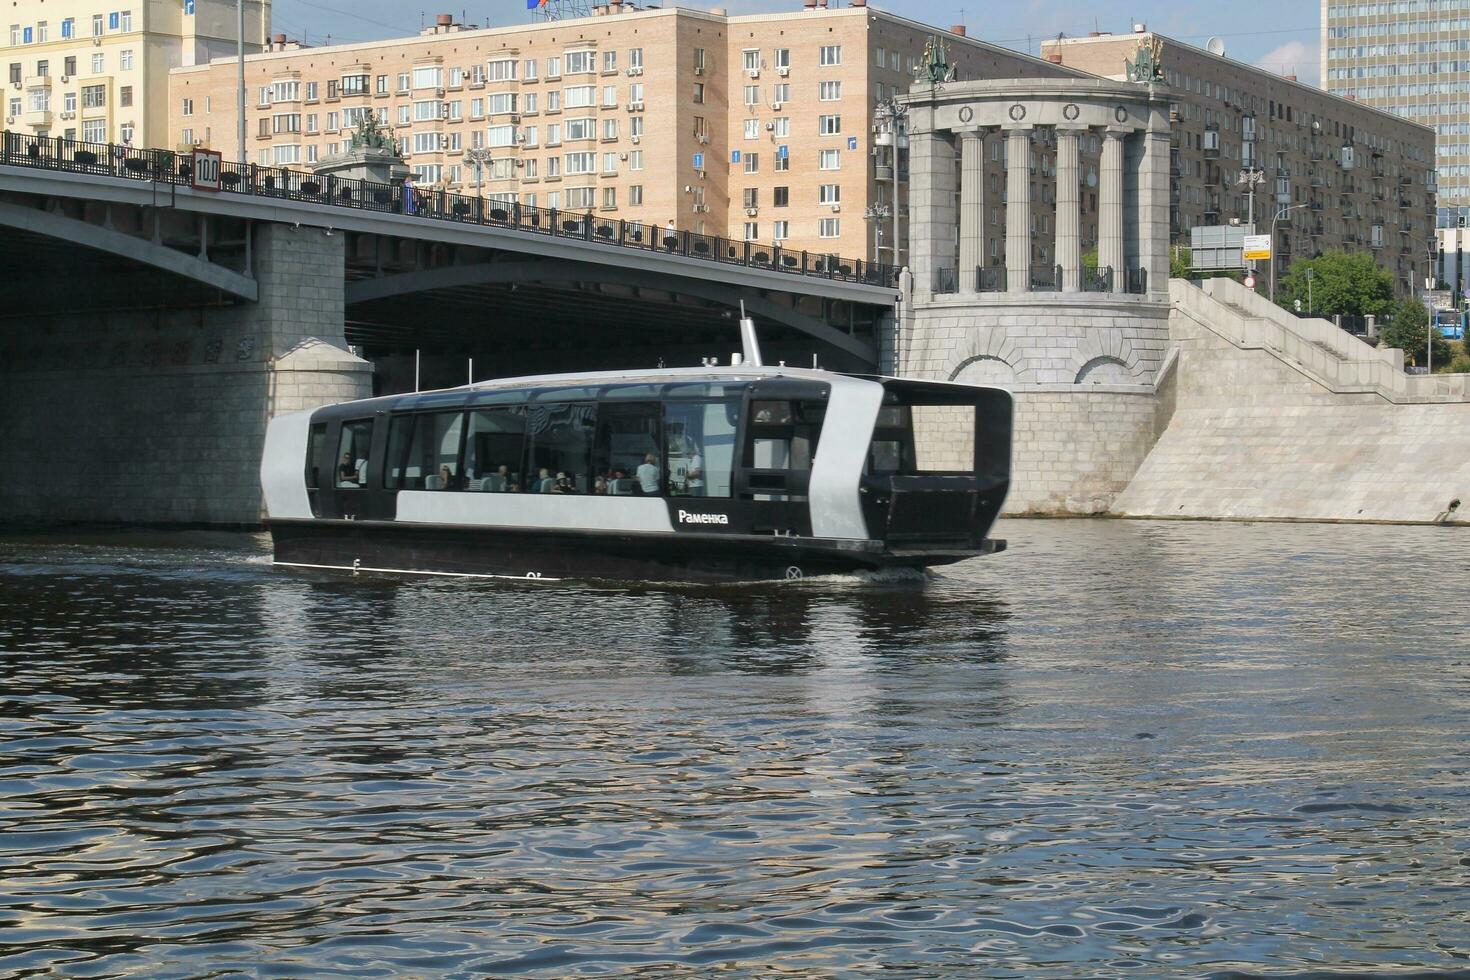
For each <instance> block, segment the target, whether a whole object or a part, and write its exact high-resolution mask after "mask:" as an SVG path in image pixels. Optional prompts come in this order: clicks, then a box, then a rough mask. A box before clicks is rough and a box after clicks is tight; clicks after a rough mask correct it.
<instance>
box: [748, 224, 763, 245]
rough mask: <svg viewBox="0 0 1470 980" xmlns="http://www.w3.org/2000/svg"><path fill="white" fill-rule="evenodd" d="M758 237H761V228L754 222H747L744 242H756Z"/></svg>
mask: <svg viewBox="0 0 1470 980" xmlns="http://www.w3.org/2000/svg"><path fill="white" fill-rule="evenodd" d="M760 237H761V226H760V224H759V223H758V222H755V221H747V222H746V223H745V240H746V241H747V242H753V241H756V240H757V239H759V238H760Z"/></svg>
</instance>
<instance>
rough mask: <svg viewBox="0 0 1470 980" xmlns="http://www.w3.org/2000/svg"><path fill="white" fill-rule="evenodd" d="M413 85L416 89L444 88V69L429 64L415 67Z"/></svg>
mask: <svg viewBox="0 0 1470 980" xmlns="http://www.w3.org/2000/svg"><path fill="white" fill-rule="evenodd" d="M363 78H364V79H366V78H367V76H366V75H364V76H363ZM413 87H414V88H416V89H419V88H435V89H438V88H443V87H444V69H443V68H440V67H439V66H438V65H429V66H426V67H424V68H415V69H414V70H413Z"/></svg>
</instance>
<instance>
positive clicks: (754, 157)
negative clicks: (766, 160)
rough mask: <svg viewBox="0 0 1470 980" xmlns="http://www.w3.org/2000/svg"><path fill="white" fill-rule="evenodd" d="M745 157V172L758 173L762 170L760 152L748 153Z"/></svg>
mask: <svg viewBox="0 0 1470 980" xmlns="http://www.w3.org/2000/svg"><path fill="white" fill-rule="evenodd" d="M744 159H745V172H746V173H748V174H758V173H760V172H761V155H760V154H759V153H747V154H745V156H744Z"/></svg>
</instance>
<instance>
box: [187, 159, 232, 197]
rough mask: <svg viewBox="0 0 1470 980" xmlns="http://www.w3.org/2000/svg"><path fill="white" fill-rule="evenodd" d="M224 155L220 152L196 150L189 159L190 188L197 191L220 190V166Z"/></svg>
mask: <svg viewBox="0 0 1470 980" xmlns="http://www.w3.org/2000/svg"><path fill="white" fill-rule="evenodd" d="M223 161H224V154H222V153H220V152H219V151H218V150H195V151H194V152H193V153H192V154H191V155H190V159H189V174H190V176H189V186H190V187H193V188H194V189H195V190H196V191H217V190H219V184H220V181H219V175H220V165H221V163H222V162H223Z"/></svg>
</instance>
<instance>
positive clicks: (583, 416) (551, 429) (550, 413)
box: [522, 402, 597, 494]
mask: <svg viewBox="0 0 1470 980" xmlns="http://www.w3.org/2000/svg"><path fill="white" fill-rule="evenodd" d="M596 425H597V406H596V405H595V404H591V403H587V402H579V403H573V404H555V403H545V402H543V403H539V404H532V405H529V406H527V408H526V433H527V436H528V437H529V438H528V450H527V454H526V456H527V463H526V470H525V472H526V480H525V485H524V486H523V487H522V489H523V490H525V491H526V492H527V493H574V494H585V493H591V492H592V484H593V481H592V437H593V434H594V432H595V430H596Z"/></svg>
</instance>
